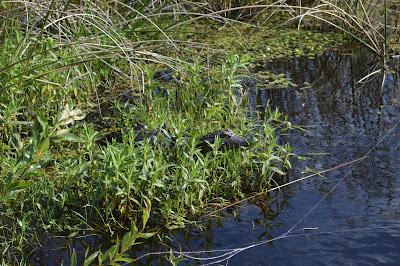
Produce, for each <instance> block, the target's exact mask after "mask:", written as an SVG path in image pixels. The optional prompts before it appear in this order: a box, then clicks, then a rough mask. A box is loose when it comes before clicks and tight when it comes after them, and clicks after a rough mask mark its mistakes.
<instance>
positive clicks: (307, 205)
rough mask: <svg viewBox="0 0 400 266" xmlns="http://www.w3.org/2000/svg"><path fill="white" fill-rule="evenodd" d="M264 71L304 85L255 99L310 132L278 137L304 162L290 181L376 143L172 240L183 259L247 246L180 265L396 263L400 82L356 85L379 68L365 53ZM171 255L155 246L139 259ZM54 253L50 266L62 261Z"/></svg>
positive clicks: (399, 256) (399, 255)
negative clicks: (229, 256)
mask: <svg viewBox="0 0 400 266" xmlns="http://www.w3.org/2000/svg"><path fill="white" fill-rule="evenodd" d="M392 65H395V66H396V63H394V64H392ZM397 65H398V63H397ZM264 68H266V69H269V70H272V71H274V72H276V73H285V74H286V76H287V77H288V78H290V79H291V80H292V81H293V82H294V83H296V84H299V85H300V87H302V86H304V85H306V86H307V87H303V88H288V89H283V90H268V91H262V90H260V91H259V93H258V96H257V103H258V104H260V107H259V108H260V109H262V108H263V105H265V103H266V102H268V101H269V102H270V104H271V105H272V106H276V107H278V108H279V109H280V110H281V111H282V112H284V113H286V114H287V115H288V116H289V118H290V120H291V121H292V123H294V124H297V125H301V126H304V128H306V130H307V131H305V132H304V131H300V130H293V131H291V132H289V134H288V135H285V136H282V138H283V141H285V142H286V141H288V142H290V143H291V145H292V146H293V147H295V153H296V154H299V155H302V156H304V157H307V160H296V161H295V162H294V163H293V170H291V172H290V174H289V180H295V179H298V178H301V177H304V176H306V175H309V174H311V173H314V172H315V171H319V170H323V169H328V168H331V167H334V166H338V165H340V164H343V163H345V162H349V161H352V160H355V159H358V158H360V157H362V156H364V155H365V154H366V153H367V152H368V151H369V150H370V149H371V148H372V147H373V146H374V145H375V144H376V143H378V145H376V147H375V148H374V149H373V150H372V151H371V152H370V153H369V154H368V157H367V158H365V159H364V160H361V161H359V162H357V163H354V164H352V165H349V166H346V167H341V168H338V169H335V170H332V171H329V172H327V173H324V174H323V175H320V176H318V175H317V176H314V177H311V178H308V179H306V180H304V181H302V182H298V183H295V184H293V185H290V186H288V187H286V188H285V189H282V190H281V191H279V192H274V193H271V194H270V195H268V197H264V198H259V199H255V200H253V201H252V202H249V203H246V204H242V205H241V206H238V207H237V208H235V209H233V210H229V212H228V211H225V212H224V213H223V218H220V219H214V220H209V221H207V222H206V223H205V225H204V228H203V229H202V230H198V229H193V228H187V229H185V230H182V231H178V232H174V233H173V234H171V235H170V236H169V237H170V238H171V240H168V241H166V244H168V245H169V246H170V247H172V248H173V249H174V250H176V251H179V250H182V251H187V252H191V251H202V250H205V251H211V250H219V249H231V248H241V247H249V248H248V249H245V250H242V251H241V252H239V253H237V254H236V255H235V256H232V257H231V258H229V260H223V261H221V262H219V263H217V262H218V261H219V260H222V259H224V258H227V256H225V257H219V258H218V259H210V260H208V259H207V260H205V258H210V257H212V256H219V255H221V256H222V255H223V254H228V253H224V252H211V253H191V254H189V255H191V256H195V257H201V258H203V260H195V259H189V258H187V259H186V260H185V261H183V262H182V265H193V264H194V265H198V264H200V265H202V264H207V263H210V264H211V263H215V264H213V265H400V194H399V192H400V156H399V155H400V152H399V149H400V125H399V126H397V127H395V125H396V123H397V122H398V121H399V120H400V85H399V84H400V83H399V82H398V79H399V78H400V76H399V75H398V74H393V73H389V72H388V73H387V77H386V80H385V82H384V86H383V87H382V80H383V73H382V72H381V73H379V74H376V75H374V76H371V77H370V78H368V79H367V80H366V82H362V83H357V81H359V80H360V79H361V78H363V77H364V76H366V75H367V74H368V73H371V72H373V71H375V70H377V69H380V68H381V66H380V65H379V62H377V60H376V58H374V56H372V55H370V54H364V53H363V52H359V51H358V52H352V53H347V54H344V53H339V52H335V51H330V52H327V53H326V54H325V55H324V56H320V57H318V58H316V59H302V58H296V59H285V60H281V61H277V62H274V63H267V64H266V65H265V66H264ZM397 73H398V72H397ZM307 84H309V85H307ZM389 130H391V131H390V133H389V134H387V132H388V131H389ZM385 134H387V135H385ZM382 138H383V140H382ZM381 140H382V141H381ZM282 235H284V237H282V238H280V239H277V240H274V241H270V240H271V239H273V238H276V237H280V236H282ZM255 243H259V245H257V246H254V247H250V245H252V244H255ZM73 244H74V245H75V246H76V245H78V246H79V245H80V246H81V250H83V248H84V246H82V242H79V243H78V244H77V242H76V241H75V243H73ZM88 245H89V246H93V245H96V243H88ZM55 246H56V245H55ZM165 250H168V249H166V248H165V247H164V246H160V245H157V244H149V245H148V246H146V250H145V251H141V252H139V254H144V253H146V252H147V251H165ZM48 251H49V249H47V252H46V253H47V254H51V255H47V256H48V257H47V259H45V260H46V261H47V263H45V265H46V264H47V265H53V263H54V265H55V261H57V259H55V258H56V257H58V259H59V258H60V257H59V256H61V257H62V256H63V255H62V254H64V255H65V250H64V251H61V250H60V253H57V252H56V251H54V252H50V253H49V252H48ZM62 252H64V253H62ZM226 252H228V251H226ZM57 254H58V255H57ZM137 254H138V253H137ZM229 254H232V253H229ZM229 254H228V255H229ZM43 258H44V257H42V259H43ZM160 258H161V260H159V259H160ZM163 258H164V255H163V256H156V255H152V256H148V257H146V258H144V259H143V260H141V261H140V264H143V265H149V264H152V265H161V264H167V263H166V261H165V260H164V259H163Z"/></svg>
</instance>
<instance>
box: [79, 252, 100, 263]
mask: <svg viewBox="0 0 400 266" xmlns="http://www.w3.org/2000/svg"><path fill="white" fill-rule="evenodd" d="M88 253H89V248H88V249H86V253H85V261H84V262H83V266H89V265H90V263H92V262H93V261H94V260H95V259H96V258H97V255H98V254H99V252H98V251H96V252H94V253H93V254H92V255H90V256H89V257H88V256H87V255H88Z"/></svg>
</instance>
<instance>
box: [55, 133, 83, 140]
mask: <svg viewBox="0 0 400 266" xmlns="http://www.w3.org/2000/svg"><path fill="white" fill-rule="evenodd" d="M57 139H58V140H60V141H68V142H79V141H80V140H81V139H80V138H79V137H78V136H77V135H75V134H73V133H66V134H64V135H62V136H59V137H57Z"/></svg>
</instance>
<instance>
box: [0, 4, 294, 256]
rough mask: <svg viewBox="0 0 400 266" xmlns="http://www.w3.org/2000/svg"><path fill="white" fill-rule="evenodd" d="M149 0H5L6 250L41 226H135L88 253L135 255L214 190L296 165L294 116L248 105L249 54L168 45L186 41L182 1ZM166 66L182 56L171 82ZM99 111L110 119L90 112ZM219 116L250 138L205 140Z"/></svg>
mask: <svg viewBox="0 0 400 266" xmlns="http://www.w3.org/2000/svg"><path fill="white" fill-rule="evenodd" d="M142 2H144V3H142V4H134V5H133V6H128V5H127V4H125V3H123V2H119V1H113V2H110V3H108V2H97V1H86V2H84V3H79V4H76V3H75V2H74V1H66V2H62V3H60V2H58V1H51V2H49V1H2V2H1V8H2V9H1V12H2V17H1V21H0V23H1V29H0V30H1V37H0V47H1V49H0V62H1V68H0V87H1V88H2V90H1V92H0V102H1V105H0V123H1V124H0V125H1V127H0V153H1V154H2V155H4V156H2V157H1V158H0V162H1V168H0V176H1V178H0V204H1V205H0V213H1V214H2V218H1V219H2V226H1V227H0V229H1V234H0V235H1V239H2V240H1V241H0V247H1V249H2V251H3V254H2V257H3V259H4V261H5V262H8V263H13V262H15V261H20V260H21V259H20V258H21V254H23V253H24V252H25V251H26V250H27V249H29V248H30V247H31V246H32V245H34V244H39V243H40V242H41V241H42V240H43V239H42V238H41V237H39V235H51V234H54V233H60V234H64V235H70V236H76V235H78V234H85V233H88V232H101V233H102V234H106V235H108V236H110V237H116V236H117V235H119V232H121V231H122V232H126V231H128V233H127V235H125V237H123V238H122V240H121V241H122V242H118V244H117V245H116V247H115V246H114V247H112V248H111V249H109V250H108V251H107V250H106V251H105V252H102V250H100V251H98V252H96V253H93V254H92V255H89V253H87V259H89V260H91V259H92V258H93V259H94V257H96V259H97V260H99V261H100V262H99V263H101V262H105V261H108V262H115V261H116V259H125V261H126V260H127V258H126V257H118V256H117V255H116V254H117V253H118V252H120V253H121V256H124V254H123V253H124V252H125V251H126V249H127V248H130V245H132V244H134V241H136V240H137V239H144V238H146V237H150V236H151V235H152V234H153V233H154V232H156V231H157V230H158V229H160V228H167V229H173V228H179V227H183V226H184V225H185V224H186V223H187V222H189V220H190V218H191V217H195V216H198V215H200V214H201V213H202V210H203V208H204V207H207V206H209V204H210V203H217V204H224V203H226V202H229V201H230V200H232V199H235V198H241V197H243V196H244V195H245V194H246V193H249V192H252V191H259V190H262V189H264V188H266V187H269V186H271V185H272V184H273V183H274V182H279V180H280V178H279V176H281V175H283V174H284V171H285V169H287V168H288V167H290V162H289V159H290V156H291V149H290V146H289V145H283V144H279V143H278V141H277V139H276V134H277V132H278V131H279V130H287V129H288V128H289V127H290V123H288V122H287V121H286V118H285V117H284V116H283V115H281V114H280V113H279V112H278V111H276V110H267V113H266V115H265V120H263V121H261V122H260V121H258V120H255V119H253V118H252V116H249V115H248V113H249V110H248V108H247V103H248V91H246V90H245V89H244V88H243V87H242V86H241V80H242V78H243V77H244V76H245V75H246V74H247V65H246V64H247V62H246V60H243V58H241V57H239V56H236V55H229V56H226V57H224V60H221V61H219V62H218V63H216V64H214V65H213V66H211V65H205V64H204V63H203V62H197V63H192V64H188V63H184V62H183V61H180V58H178V59H172V58H171V57H168V56H162V55H161V51H165V47H164V45H165V44H168V45H167V47H168V49H170V48H171V47H172V48H174V47H176V46H175V43H174V42H173V41H172V40H171V38H170V37H169V36H167V34H166V31H164V28H168V27H170V26H171V25H169V23H170V22H171V23H172V24H173V23H178V22H174V19H175V18H174V14H175V15H176V13H173V14H171V13H170V12H167V11H166V14H165V16H166V17H167V18H169V20H166V22H163V21H162V19H160V18H158V16H162V10H163V8H166V7H165V6H152V1H142ZM172 6H173V7H176V6H174V5H172ZM167 7H171V6H168V5H167ZM160 12H161V13H160ZM182 16H183V15H182ZM163 23H165V24H167V25H164V24H163ZM146 30H153V32H151V31H150V32H151V33H149V32H147V31H146ZM168 49H167V50H168ZM184 59H188V60H192V58H184ZM193 61H195V60H193ZM165 66H169V67H170V68H172V69H173V70H174V71H173V72H174V74H173V75H174V77H173V79H172V81H171V82H165V81H163V80H158V79H157V78H156V77H155V73H156V71H157V70H159V69H160V68H165ZM156 88H159V89H163V90H165V91H166V92H167V93H166V94H164V95H163V94H162V93H158V92H157V90H156ZM121 95H124V96H126V95H129V96H130V97H129V99H128V100H123V99H122V98H121V97H119V96H121ZM105 106H106V107H105ZM93 113H94V114H95V115H97V116H98V117H99V118H100V119H99V120H101V122H104V123H103V124H102V125H100V124H97V123H96V122H95V121H92V120H90V116H89V115H87V116H86V118H85V114H93ZM109 113H111V114H112V115H109ZM256 116H257V115H255V117H256ZM106 122H107V123H106ZM138 123H142V124H146V125H147V126H148V127H149V128H154V129H159V130H162V131H163V132H165V134H169V135H172V136H173V137H174V138H175V139H176V143H175V145H172V146H171V145H166V140H163V139H159V141H157V142H152V141H150V140H146V139H145V140H143V141H135V132H134V131H133V130H131V129H132V128H134V126H135V125H136V124H138ZM104 124H105V125H107V126H108V125H109V126H110V128H104ZM111 127H113V128H111ZM221 129H231V130H232V131H233V132H235V133H236V134H238V135H241V136H245V137H246V139H248V140H249V142H250V143H251V145H250V146H249V147H248V148H241V149H236V150H220V149H219V147H220V146H221V144H222V141H221V140H220V139H218V138H217V140H216V141H215V143H213V144H212V150H211V151H210V152H208V153H202V152H201V151H200V150H199V148H198V143H199V140H200V138H201V136H203V135H205V134H207V133H209V132H212V131H216V130H221ZM107 130H120V131H127V132H128V133H127V134H126V135H123V137H122V143H117V142H111V143H108V144H107V145H106V146H105V147H100V146H99V145H97V143H96V142H97V140H98V139H99V138H100V137H101V135H104V134H106V131H107ZM150 207H151V208H150ZM150 210H151V212H150ZM135 228H141V229H140V230H137V229H135ZM149 232H150V233H149ZM136 243H137V242H135V244H136ZM78 257H79V256H77V255H73V256H72V259H71V263H74V261H75V262H76V261H77V260H76V259H79V258H78ZM75 258H76V259H75ZM22 261H24V259H22ZM88 263H90V262H88Z"/></svg>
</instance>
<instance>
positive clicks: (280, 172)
mask: <svg viewBox="0 0 400 266" xmlns="http://www.w3.org/2000/svg"><path fill="white" fill-rule="evenodd" d="M270 169H271V170H272V171H274V172H275V173H278V174H280V175H285V172H283V171H282V170H281V169H279V168H276V167H271V168H270Z"/></svg>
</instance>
